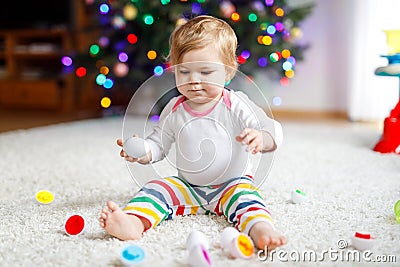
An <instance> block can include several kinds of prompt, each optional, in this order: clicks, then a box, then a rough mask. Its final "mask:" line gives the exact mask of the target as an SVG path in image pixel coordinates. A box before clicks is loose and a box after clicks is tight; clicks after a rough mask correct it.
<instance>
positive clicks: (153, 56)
mask: <svg viewBox="0 0 400 267" xmlns="http://www.w3.org/2000/svg"><path fill="white" fill-rule="evenodd" d="M156 57H157V52H156V51H154V50H149V51H148V52H147V58H148V59H150V60H154V59H156Z"/></svg>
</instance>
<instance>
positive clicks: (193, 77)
mask: <svg viewBox="0 0 400 267" xmlns="http://www.w3.org/2000/svg"><path fill="white" fill-rule="evenodd" d="M190 83H196V84H197V83H201V79H200V75H199V74H198V73H196V72H193V73H191V75H190Z"/></svg>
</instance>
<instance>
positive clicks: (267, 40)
mask: <svg viewBox="0 0 400 267" xmlns="http://www.w3.org/2000/svg"><path fill="white" fill-rule="evenodd" d="M261 41H262V43H263V44H265V45H270V44H272V38H271V36H268V35H265V36H263V38H262V39H261Z"/></svg>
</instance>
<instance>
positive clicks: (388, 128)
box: [374, 100, 400, 155]
mask: <svg viewBox="0 0 400 267" xmlns="http://www.w3.org/2000/svg"><path fill="white" fill-rule="evenodd" d="M374 151H377V152H380V153H396V154H398V155H400V100H399V102H398V103H397V105H396V106H395V107H394V109H393V110H392V111H391V112H390V115H389V117H387V118H386V119H385V121H384V128H383V135H382V138H381V140H380V141H379V142H378V143H377V144H376V145H375V147H374Z"/></svg>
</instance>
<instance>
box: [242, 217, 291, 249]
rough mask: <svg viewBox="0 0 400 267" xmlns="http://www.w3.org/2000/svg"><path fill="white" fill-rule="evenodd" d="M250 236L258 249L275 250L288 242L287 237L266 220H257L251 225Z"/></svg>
mask: <svg viewBox="0 0 400 267" xmlns="http://www.w3.org/2000/svg"><path fill="white" fill-rule="evenodd" d="M249 235H250V237H251V238H252V239H253V241H254V245H255V246H256V247H257V248H258V249H264V250H268V251H271V250H274V249H275V248H277V247H279V246H283V245H285V244H286V243H287V239H286V237H284V236H283V235H282V234H280V233H278V232H277V231H275V230H274V229H273V228H272V226H271V225H270V224H268V223H266V222H257V223H255V224H254V225H253V227H251V229H250V233H249Z"/></svg>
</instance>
